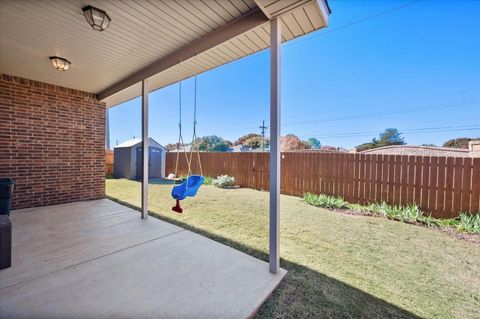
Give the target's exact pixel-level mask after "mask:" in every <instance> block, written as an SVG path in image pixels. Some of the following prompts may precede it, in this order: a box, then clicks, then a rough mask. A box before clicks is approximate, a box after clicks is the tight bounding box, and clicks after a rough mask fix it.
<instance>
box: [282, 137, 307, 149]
mask: <svg viewBox="0 0 480 319" xmlns="http://www.w3.org/2000/svg"><path fill="white" fill-rule="evenodd" d="M305 149H310V144H308V142H305V141H302V140H301V139H299V138H298V136H296V135H294V134H287V135H285V136H282V137H281V138H280V150H281V151H291V150H305Z"/></svg>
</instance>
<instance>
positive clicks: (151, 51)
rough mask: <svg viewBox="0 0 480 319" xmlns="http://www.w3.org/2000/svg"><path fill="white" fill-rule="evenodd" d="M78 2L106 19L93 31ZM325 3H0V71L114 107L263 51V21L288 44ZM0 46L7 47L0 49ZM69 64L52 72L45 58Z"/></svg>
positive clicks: (323, 12)
mask: <svg viewBox="0 0 480 319" xmlns="http://www.w3.org/2000/svg"><path fill="white" fill-rule="evenodd" d="M86 4H90V5H93V6H95V7H98V8H100V9H102V10H105V11H106V12H107V13H108V14H109V16H110V17H111V19H112V22H111V24H110V26H109V28H108V29H107V30H105V31H104V32H97V31H94V30H92V29H91V27H90V26H89V25H88V24H87V22H86V21H85V18H84V16H83V11H82V7H83V6H85V5H86ZM328 15H329V9H328V5H327V4H326V0H223V1H214V0H197V1H189V2H187V1H181V0H171V1H164V2H157V1H144V0H130V1H108V2H107V1H101V0H91V1H89V2H88V3H86V2H85V1H82V0H69V1H55V0H42V1H15V0H2V1H0V29H1V30H2V32H0V47H1V48H2V50H1V59H0V72H1V73H6V74H10V75H16V76H20V77H25V78H29V79H32V80H37V81H42V82H45V83H50V84H55V85H60V86H65V87H69V88H73V89H77V90H81V91H86V92H91V93H95V94H97V96H98V97H99V98H100V99H102V100H104V101H105V102H106V105H107V107H110V106H114V105H116V104H119V103H122V102H124V101H127V100H129V99H132V98H134V97H137V96H139V95H140V92H141V86H140V83H139V81H141V80H142V79H144V78H149V90H155V89H158V88H161V87H165V86H167V85H169V84H172V83H175V82H178V81H180V80H182V79H185V78H188V77H191V76H192V75H194V74H197V73H201V72H204V71H207V70H210V69H212V68H215V67H217V66H220V65H222V64H225V63H228V62H230V61H233V60H236V59H239V58H242V57H244V56H247V55H249V54H252V53H255V52H258V51H260V50H263V49H265V48H267V47H268V46H269V33H270V30H269V24H268V21H269V19H272V18H275V17H279V19H280V20H281V21H282V23H283V24H284V26H285V27H284V28H283V34H282V39H283V41H288V40H291V39H294V38H296V37H299V36H302V35H304V34H307V33H309V32H312V31H314V30H317V29H320V28H322V27H324V26H326V25H327V22H328ZM6 48H8V49H6ZM55 55H57V56H61V57H64V58H67V59H68V60H70V61H71V62H72V65H71V67H70V69H69V70H68V71H67V72H58V71H57V70H55V69H54V68H53V67H52V66H51V64H50V61H49V56H55Z"/></svg>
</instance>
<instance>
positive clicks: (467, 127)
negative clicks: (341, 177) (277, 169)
mask: <svg viewBox="0 0 480 319" xmlns="http://www.w3.org/2000/svg"><path fill="white" fill-rule="evenodd" d="M475 130H480V124H472V125H459V126H437V127H423V128H415V129H405V130H401V131H400V133H401V134H403V135H414V134H424V133H433V132H435V133H437V132H438V133H439V132H460V131H475ZM375 134H378V132H373V131H370V132H365V131H364V132H350V133H338V134H324V135H322V134H309V135H302V136H301V137H302V138H306V137H318V138H327V139H328V138H351V137H369V136H372V135H375Z"/></svg>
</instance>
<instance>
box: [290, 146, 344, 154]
mask: <svg viewBox="0 0 480 319" xmlns="http://www.w3.org/2000/svg"><path fill="white" fill-rule="evenodd" d="M282 152H309V153H332V152H333V153H348V150H347V149H345V148H343V147H333V146H328V147H322V148H318V149H314V148H309V149H301V150H287V151H282Z"/></svg>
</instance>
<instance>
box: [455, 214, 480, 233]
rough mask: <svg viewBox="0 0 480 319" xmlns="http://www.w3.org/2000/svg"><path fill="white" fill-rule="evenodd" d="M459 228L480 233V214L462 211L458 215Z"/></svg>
mask: <svg viewBox="0 0 480 319" xmlns="http://www.w3.org/2000/svg"><path fill="white" fill-rule="evenodd" d="M457 229H458V230H460V231H465V232H469V233H475V234H480V214H475V215H474V214H468V213H462V214H461V215H460V216H459V217H458V224H457Z"/></svg>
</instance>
